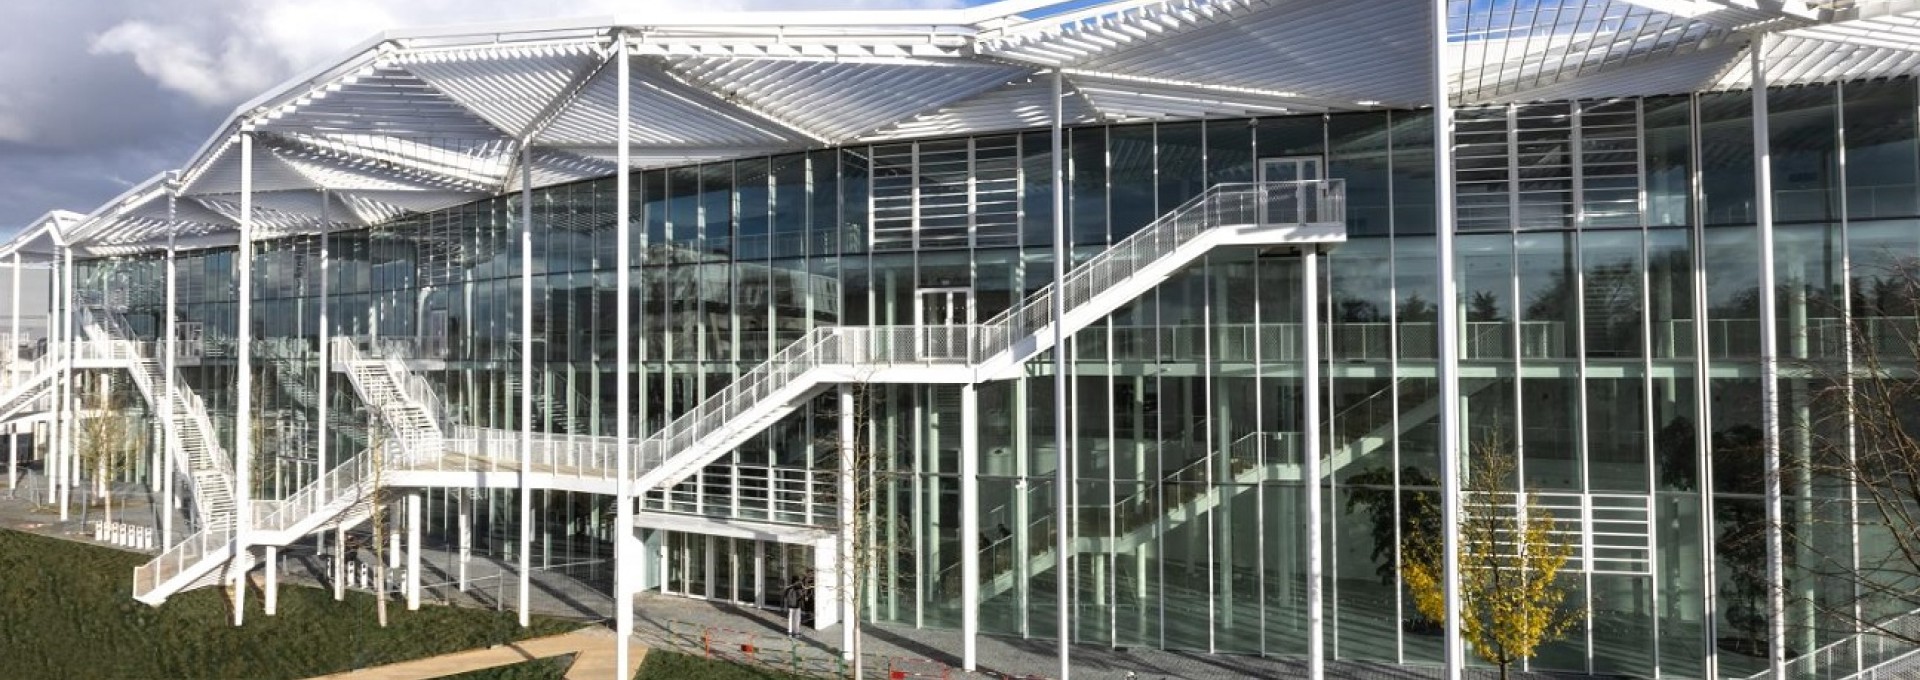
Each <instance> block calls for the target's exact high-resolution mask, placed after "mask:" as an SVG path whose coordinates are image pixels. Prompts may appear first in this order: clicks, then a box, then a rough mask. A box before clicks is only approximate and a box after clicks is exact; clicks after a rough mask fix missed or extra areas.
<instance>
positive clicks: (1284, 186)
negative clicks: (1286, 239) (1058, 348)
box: [975, 180, 1346, 359]
mask: <svg viewBox="0 0 1920 680" xmlns="http://www.w3.org/2000/svg"><path fill="white" fill-rule="evenodd" d="M1345 190H1346V184H1345V182H1343V181H1342V180H1322V181H1318V182H1276V183H1265V184H1221V185H1216V186H1214V187H1211V188H1209V189H1207V190H1206V191H1205V192H1204V193H1202V194H1200V195H1199V196H1196V197H1194V198H1193V199H1192V200H1189V201H1187V202H1186V203H1185V204H1183V205H1181V206H1180V207H1178V208H1175V209H1173V210H1172V211H1171V212H1168V213H1167V214H1166V215H1163V216H1161V217H1160V218H1159V219H1156V220H1154V221H1153V222H1152V223H1150V224H1148V225H1147V226H1145V227H1142V228H1141V229H1140V230H1139V231H1136V232H1134V233H1133V234H1132V235H1130V236H1128V237H1126V238H1124V239H1121V240H1120V242H1119V243H1115V244H1113V245H1112V246H1111V247H1109V248H1107V249H1106V250H1104V251H1101V252H1100V254H1098V255H1095V256H1094V257H1092V258H1090V259H1088V260H1087V261H1085V262H1082V263H1079V264H1077V265H1074V267H1073V268H1072V269H1071V270H1069V271H1068V272H1067V275H1066V278H1065V279H1064V280H1063V281H1062V282H1061V284H1062V285H1061V286H1059V288H1058V290H1056V288H1055V286H1048V287H1046V288H1042V289H1040V290H1039V291H1038V292H1035V293H1034V294H1032V295H1029V296H1027V298H1026V299H1025V300H1023V301H1021V303H1020V304H1017V305H1014V306H1012V307H1009V308H1007V310H1006V311H1003V312H1001V313H999V314H997V315H995V316H994V317H993V318H991V319H988V320H987V321H986V323H984V324H982V325H983V326H985V327H986V329H987V330H986V332H985V333H982V334H981V336H980V337H979V338H978V339H977V341H978V342H979V343H980V344H979V345H978V347H977V351H976V352H975V356H976V357H978V358H981V359H984V358H985V357H987V356H990V355H992V354H995V353H998V352H1000V351H1002V350H1003V349H1004V348H1006V347H1009V346H1011V344H1012V343H1013V342H1014V341H1016V340H1019V339H1023V338H1026V337H1028V336H1030V335H1033V334H1035V333H1037V332H1039V331H1040V330H1041V329H1043V328H1046V327H1047V326H1049V325H1050V324H1052V323H1053V307H1054V295H1055V294H1060V295H1063V296H1064V297H1065V298H1066V300H1065V303H1066V309H1073V308H1075V307H1076V306H1078V305H1082V304H1086V303H1087V302H1089V301H1091V300H1092V299H1093V298H1094V297H1095V296H1097V295H1099V294H1101V293H1103V292H1105V291H1107V290H1108V289H1111V288H1112V287H1113V286H1114V285H1115V284H1117V283H1119V282H1120V281H1122V280H1125V279H1126V278H1127V277H1129V276H1132V275H1134V274H1136V273H1138V272H1140V271H1141V270H1142V269H1144V268H1145V267H1147V266H1148V265H1151V264H1153V263H1155V262H1158V261H1160V260H1161V259H1162V258H1165V257H1166V256H1167V255H1169V254H1171V253H1172V252H1173V251H1174V250H1175V249H1177V248H1179V247H1180V246H1183V245H1186V244H1187V243H1188V242H1190V241H1192V240H1193V239H1194V237H1196V236H1199V235H1200V234H1202V233H1205V232H1207V231H1210V230H1212V229H1214V228H1217V227H1222V226H1229V225H1277V224H1326V223H1337V222H1344V221H1345V220H1346V198H1345V197H1346V194H1345Z"/></svg>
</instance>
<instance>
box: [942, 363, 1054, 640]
mask: <svg viewBox="0 0 1920 680" xmlns="http://www.w3.org/2000/svg"><path fill="white" fill-rule="evenodd" d="M1056 347H1057V345H1056ZM979 654H980V389H979V388H978V387H976V386H974V385H973V384H971V383H969V384H966V385H961V386H960V667H961V668H962V669H964V670H966V671H968V672H972V671H974V670H976V669H977V668H978V665H979V662H980V658H979Z"/></svg>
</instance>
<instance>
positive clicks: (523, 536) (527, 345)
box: [519, 143, 533, 628]
mask: <svg viewBox="0 0 1920 680" xmlns="http://www.w3.org/2000/svg"><path fill="white" fill-rule="evenodd" d="M532 168H533V153H532V151H531V150H530V149H529V148H528V147H527V145H526V144H524V143H522V144H521V146H520V570H519V571H520V574H519V576H520V627H522V628H525V627H527V626H529V625H531V624H532V623H533V619H532V611H531V609H530V607H531V606H532V604H533V574H532V571H533V485H532V483H531V481H530V480H529V478H528V477H527V471H528V470H531V469H533V392H532V390H533V169H532Z"/></svg>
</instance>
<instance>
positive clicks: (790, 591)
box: [781, 578, 806, 639]
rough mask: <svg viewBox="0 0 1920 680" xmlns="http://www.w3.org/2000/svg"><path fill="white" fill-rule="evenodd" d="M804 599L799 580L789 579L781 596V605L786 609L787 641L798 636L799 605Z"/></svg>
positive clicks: (804, 594)
mask: <svg viewBox="0 0 1920 680" xmlns="http://www.w3.org/2000/svg"><path fill="white" fill-rule="evenodd" d="M805 599H806V593H805V592H804V588H802V587H801V585H800V579H797V578H795V579H789V580H788V581H787V591H786V592H785V593H784V594H782V596H781V603H782V604H784V605H786V607H787V638H789V639H792V638H794V637H796V636H798V635H799V634H800V605H801V604H802V602H803V601H804V600H805Z"/></svg>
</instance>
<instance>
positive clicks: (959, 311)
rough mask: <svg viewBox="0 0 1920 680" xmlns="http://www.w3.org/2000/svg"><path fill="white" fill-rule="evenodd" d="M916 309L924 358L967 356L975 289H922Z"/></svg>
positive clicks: (915, 318) (915, 316) (916, 323)
mask: <svg viewBox="0 0 1920 680" xmlns="http://www.w3.org/2000/svg"><path fill="white" fill-rule="evenodd" d="M919 297H920V304H919V306H918V307H916V308H915V309H914V319H913V322H914V325H915V326H917V327H918V329H919V333H918V334H917V335H919V340H918V342H919V345H920V346H919V347H918V348H917V349H918V351H919V356H920V357H921V358H927V359H933V358H962V357H965V356H966V352H967V338H968V334H967V331H968V328H967V326H969V325H971V324H972V323H973V289H971V288H922V289H920V291H919Z"/></svg>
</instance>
